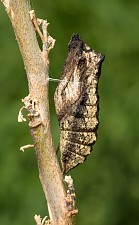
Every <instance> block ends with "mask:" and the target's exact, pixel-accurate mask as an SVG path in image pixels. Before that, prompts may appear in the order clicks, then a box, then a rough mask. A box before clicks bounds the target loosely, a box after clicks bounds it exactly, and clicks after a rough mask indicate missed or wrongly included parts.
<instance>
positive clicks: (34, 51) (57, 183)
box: [1, 0, 74, 225]
mask: <svg viewBox="0 0 139 225" xmlns="http://www.w3.org/2000/svg"><path fill="white" fill-rule="evenodd" d="M1 1H2V2H3V4H4V6H5V8H6V11H7V14H8V15H9V17H10V20H11V22H12V26H13V29H14V32H15V35H16V39H17V42H18V45H19V48H20V51H21V54H22V57H23V62H24V65H25V69H26V73H27V79H28V86H29V95H28V96H27V97H26V98H25V99H24V100H25V101H26V102H25V101H24V103H25V108H26V109H27V110H28V111H29V115H28V117H29V121H30V122H29V126H30V130H31V134H32V137H33V142H34V147H35V151H36V155H37V161H38V167H39V177H40V180H41V183H42V187H43V190H44V193H45V197H46V199H47V202H48V206H49V207H48V208H49V215H50V220H51V221H52V224H53V225H71V224H73V220H72V214H74V213H70V214H69V212H68V210H67V208H66V204H65V197H66V191H65V188H64V185H63V177H62V174H61V171H60V168H59V164H58V161H57V157H56V154H55V149H54V146H53V142H52V135H51V128H50V115H49V102H48V81H49V77H48V66H49V60H48V53H49V51H50V49H51V48H52V47H53V44H52V43H49V42H51V41H52V38H51V37H47V40H46V39H45V41H47V43H46V42H45V41H44V43H43V52H41V50H40V48H39V45H38V42H37V39H36V34H35V29H34V26H33V23H32V21H31V18H30V14H29V12H30V11H31V7H30V2H29V0H1ZM33 19H34V17H33ZM35 22H36V20H35ZM47 25H48V24H47V23H44V24H43V26H44V27H45V26H46V27H45V28H47ZM46 34H47V32H43V34H42V35H43V36H44V38H46V37H45V35H46ZM48 44H49V47H48Z"/></svg>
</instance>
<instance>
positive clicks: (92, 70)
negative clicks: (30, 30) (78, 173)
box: [54, 34, 104, 173]
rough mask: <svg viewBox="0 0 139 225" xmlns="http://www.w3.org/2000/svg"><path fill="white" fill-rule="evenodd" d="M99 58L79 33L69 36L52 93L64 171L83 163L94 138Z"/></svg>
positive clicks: (96, 117)
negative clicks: (62, 64) (61, 65)
mask: <svg viewBox="0 0 139 225" xmlns="http://www.w3.org/2000/svg"><path fill="white" fill-rule="evenodd" d="M103 60H104V56H103V55H102V54H100V53H97V52H95V51H94V50H92V49H91V48H90V47H88V46H87V45H86V44H85V43H84V41H83V40H81V39H80V37H79V35H77V34H74V35H73V36H72V38H71V41H70V43H69V45H68V55H67V58H66V61H65V64H64V68H63V73H62V77H61V79H60V82H59V84H58V86H57V88H56V91H55V95H54V101H55V108H56V113H57V117H58V121H59V125H60V151H61V163H62V168H63V172H64V173H67V172H68V171H69V170H70V169H72V168H74V167H76V166H77V165H78V164H80V163H83V162H84V160H85V159H86V157H87V156H88V155H89V154H90V152H91V150H92V145H93V144H94V143H95V142H96V138H97V128H98V123H99V121H98V113H99V96H98V80H99V77H100V72H101V64H102V62H103Z"/></svg>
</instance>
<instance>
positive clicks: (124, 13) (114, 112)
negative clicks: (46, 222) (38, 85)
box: [0, 0, 139, 225]
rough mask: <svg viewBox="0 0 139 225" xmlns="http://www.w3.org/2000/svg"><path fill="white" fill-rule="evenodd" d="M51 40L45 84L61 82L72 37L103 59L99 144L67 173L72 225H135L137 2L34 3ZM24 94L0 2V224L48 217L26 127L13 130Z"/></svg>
mask: <svg viewBox="0 0 139 225" xmlns="http://www.w3.org/2000/svg"><path fill="white" fill-rule="evenodd" d="M32 7H33V8H34V9H35V10H36V15H37V17H39V18H47V19H48V22H49V23H50V25H49V33H50V34H51V36H53V37H54V38H55V39H56V45H55V48H54V49H53V50H52V52H51V54H50V60H51V66H50V77H52V78H60V75H61V71H62V66H63V63H64V59H65V57H66V53H67V44H68V42H69V40H70V37H71V35H72V33H79V34H80V36H81V37H82V38H83V39H84V40H85V41H86V43H87V44H88V45H89V46H90V47H92V48H93V49H95V50H97V51H98V52H102V53H104V54H105V56H106V58H105V61H104V63H103V68H102V76H101V79H100V83H99V93H100V99H101V102H100V126H99V138H98V141H97V143H96V144H95V146H94V151H93V152H92V154H91V155H90V156H89V157H88V159H87V161H86V162H85V163H84V164H83V165H80V166H79V167H77V168H76V169H75V170H73V171H71V173H70V174H72V176H73V178H74V183H75V189H76V193H77V205H78V209H79V214H78V216H77V225H125V224H126V225H138V224H139V136H138V130H139V122H138V116H139V103H138V102H139V94H138V92H139V74H138V73H139V62H138V60H139V25H138V24H139V1H138V0H134V1H130V0H105V1H104V0H86V1H84V0H76V1H73V0H68V1H64V0H56V1H54V0H47V1H45V0H42V1H40V0H34V1H33V2H32ZM56 86H57V83H56V82H50V107H51V123H52V131H53V136H54V142H55V146H57V145H58V142H59V128H58V123H57V119H56V115H55V111H54V103H53V94H54V90H55V88H56ZM26 95H28V88H27V80H26V74H25V70H24V65H23V62H22V58H21V56H20V52H19V49H18V46H17V43H16V39H15V36H14V33H13V29H12V26H11V24H10V21H9V18H8V17H7V15H6V13H5V10H4V7H3V5H2V3H0V120H1V121H0V224H2V225H17V224H18V225H33V224H35V222H34V220H33V216H34V214H35V213H36V214H41V216H42V217H44V216H45V215H47V210H46V201H45V198H44V194H43V191H42V188H41V185H40V181H39V178H38V169H37V162H36V157H35V153H34V151H33V150H27V151H26V152H25V153H24V154H23V153H22V152H20V151H19V148H20V146H22V145H25V144H28V143H32V140H31V137H30V133H29V129H28V125H27V124H26V123H22V124H19V123H18V122H17V115H18V111H19V108H20V107H21V106H22V103H21V98H24V97H25V96H26Z"/></svg>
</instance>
